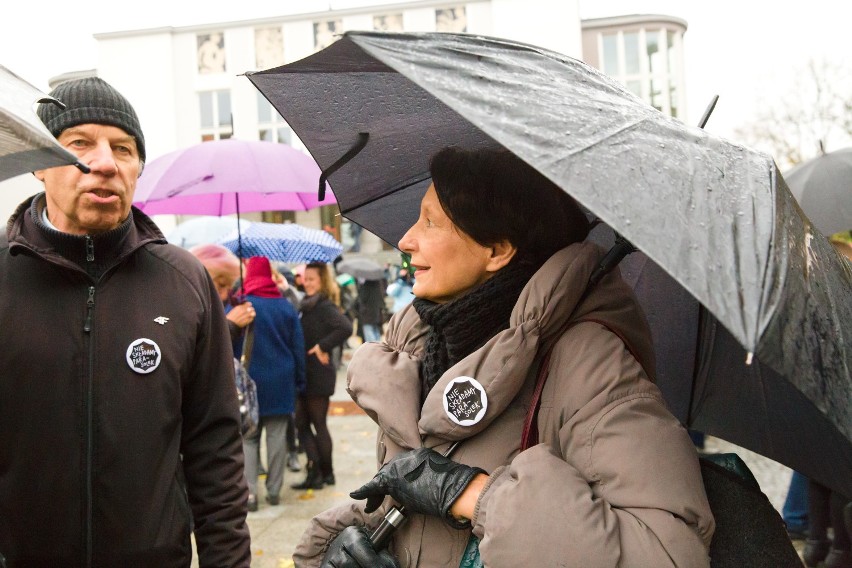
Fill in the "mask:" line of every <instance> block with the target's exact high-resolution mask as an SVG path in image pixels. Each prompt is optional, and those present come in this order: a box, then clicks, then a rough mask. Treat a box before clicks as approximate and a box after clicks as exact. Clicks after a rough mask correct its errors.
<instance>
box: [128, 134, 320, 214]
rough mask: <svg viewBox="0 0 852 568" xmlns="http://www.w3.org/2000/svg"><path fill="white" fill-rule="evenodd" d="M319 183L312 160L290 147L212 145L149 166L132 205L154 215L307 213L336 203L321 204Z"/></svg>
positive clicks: (230, 142) (171, 155) (223, 142)
mask: <svg viewBox="0 0 852 568" xmlns="http://www.w3.org/2000/svg"><path fill="white" fill-rule="evenodd" d="M319 177H320V169H319V166H317V164H316V162H315V161H314V160H313V158H311V157H310V156H309V155H307V154H305V153H304V152H300V151H299V150H296V149H295V148H293V147H291V146H288V145H286V144H278V143H275V142H262V141H257V140H235V139H228V140H212V141H210V142H201V143H199V144H195V145H193V146H189V147H188V148H182V149H180V150H175V151H174V152H170V153H168V154H165V155H163V156H160V157H158V158H156V159H155V160H152V161H151V162H150V163H148V164H145V171H143V172H142V176H141V177H140V178H139V183H138V184H137V186H136V194H135V197H134V198H135V201H134V203H133V204H134V205H135V206H136V207H138V208H139V209H141V210H142V211H144V212H145V213H147V214H149V215H156V214H163V213H172V214H188V215H219V216H221V215H229V214H232V213H236V214H237V215H239V214H240V212H241V211H242V212H248V211H308V210H310V209H313V208H315V207H319V206H320V205H333V204H334V203H336V202H335V200H334V196H333V195H329V196H327V197H326V199H325V200H324V201H320V200H319V199H317V195H316V186H317V180H318V179H319Z"/></svg>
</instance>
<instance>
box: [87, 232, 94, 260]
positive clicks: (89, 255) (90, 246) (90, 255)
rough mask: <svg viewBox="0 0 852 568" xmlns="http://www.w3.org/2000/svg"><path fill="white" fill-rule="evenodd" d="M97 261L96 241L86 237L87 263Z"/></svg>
mask: <svg viewBox="0 0 852 568" xmlns="http://www.w3.org/2000/svg"><path fill="white" fill-rule="evenodd" d="M94 261H95V241H93V240H92V237H90V236H89V235H86V262H94Z"/></svg>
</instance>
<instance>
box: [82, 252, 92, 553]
mask: <svg viewBox="0 0 852 568" xmlns="http://www.w3.org/2000/svg"><path fill="white" fill-rule="evenodd" d="M94 260H95V242H94V240H93V239H92V237H90V236H89V235H86V262H94ZM94 311H95V287H94V286H89V297H88V298H87V299H86V323H85V325H84V326H83V331H85V332H86V333H87V334H88V335H89V373H88V384H87V385H86V535H85V538H86V566H87V567H88V568H91V567H92V508H93V507H92V445H93V442H92V422H93V411H92V404H93V399H94V392H93V390H94V364H95V349H94V341H93V340H92V316H93V313H94Z"/></svg>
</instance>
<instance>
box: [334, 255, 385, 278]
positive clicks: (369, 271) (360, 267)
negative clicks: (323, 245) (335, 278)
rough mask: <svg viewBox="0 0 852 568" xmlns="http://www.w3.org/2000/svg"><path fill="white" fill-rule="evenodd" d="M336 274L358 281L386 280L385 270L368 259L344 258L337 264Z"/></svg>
mask: <svg viewBox="0 0 852 568" xmlns="http://www.w3.org/2000/svg"><path fill="white" fill-rule="evenodd" d="M337 272H338V274H349V275H351V276H353V277H354V278H358V279H360V280H382V279H384V278H386V276H385V269H384V268H382V266H381V265H380V264H379V263H377V262H375V261H373V260H370V259H369V258H364V257H355V258H345V259H343V260H341V261H340V262H338V263H337Z"/></svg>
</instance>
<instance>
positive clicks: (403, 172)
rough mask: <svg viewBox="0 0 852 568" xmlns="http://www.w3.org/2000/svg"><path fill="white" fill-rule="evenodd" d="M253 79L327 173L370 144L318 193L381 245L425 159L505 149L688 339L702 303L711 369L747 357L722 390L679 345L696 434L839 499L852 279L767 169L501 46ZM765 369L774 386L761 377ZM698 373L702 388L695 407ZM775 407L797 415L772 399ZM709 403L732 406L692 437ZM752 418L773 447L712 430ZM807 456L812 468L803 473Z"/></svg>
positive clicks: (390, 238)
mask: <svg viewBox="0 0 852 568" xmlns="http://www.w3.org/2000/svg"><path fill="white" fill-rule="evenodd" d="M247 76H248V78H249V79H250V80H251V81H252V83H253V84H254V85H255V86H256V87H257V88H258V89H259V90H260V91H261V93H263V94H264V95H265V96H266V98H267V99H269V100H270V102H271V103H272V104H273V105H274V106H275V107H276V109H277V110H278V111H279V112H280V113H281V114H282V116H284V118H285V119H286V120H287V121H288V123H289V124H290V125H291V127H293V129H294V130H295V132H296V134H297V135H298V136H299V137H300V139H301V140H302V141H303V142H304V143H305V145H306V146H307V147H308V149H309V150H310V152H311V154H312V155H313V156H314V157H315V158H316V160H317V162H318V164H319V165H320V167H322V168H323V169H327V168H329V167H330V166H331V165H333V164H335V162H336V161H337V160H338V159H339V158H340V157H341V156H342V155H344V154H345V153H346V152H347V151H348V150H349V149H350V148H352V147H354V146H355V145H356V144H357V142H358V141H359V140H361V141H364V140H366V146H365V147H364V148H363V150H362V151H361V152H360V153H358V154H357V155H355V156H354V157H353V158H351V160H350V161H349V162H348V163H346V164H345V165H343V166H342V167H339V169H337V170H336V171H335V172H334V173H332V174H331V175H330V176H329V178H328V179H329V183H330V185H331V186H332V187H333V188H334V191H335V195H336V197H337V200H338V203H339V204H340V208H341V212H342V214H343V215H344V216H346V217H347V218H349V219H351V220H353V221H355V222H357V223H359V224H361V225H362V226H364V227H366V228H367V229H368V230H370V231H372V232H373V233H375V234H377V235H379V236H380V237H381V238H383V239H384V240H385V241H387V242H390V243H395V242H397V240H398V239H399V238H400V236H401V235H402V234H403V232H404V231H405V230H406V229H407V228H408V227H409V226H410V225H411V224H412V223H413V222H414V221H415V220H416V217H417V212H418V207H419V200H420V198H421V197H422V195H423V193H424V192H425V190H426V188H427V186H428V184H429V182H430V180H429V172H428V158H429V156H431V155H432V154H433V153H434V152H435V151H437V150H438V149H440V148H442V147H444V146H447V145H459V146H462V147H466V148H481V147H492V148H499V147H501V146H502V147H505V148H508V149H510V150H511V151H512V152H514V153H515V154H516V155H518V156H519V157H521V158H522V159H524V160H525V161H526V162H527V163H529V164H530V165H532V166H533V167H535V168H536V169H537V170H538V171H540V172H541V173H542V174H544V175H545V176H547V177H548V178H550V179H551V180H553V181H554V182H555V183H557V184H558V185H559V186H560V187H562V188H563V189H564V190H565V191H567V192H568V193H569V194H571V195H572V196H573V197H574V198H575V199H577V200H578V201H579V202H580V203H581V204H582V205H584V206H585V207H587V208H588V209H589V210H590V211H591V212H593V214H594V215H596V216H597V217H599V218H600V219H602V220H603V221H604V222H605V223H607V224H608V225H610V226H612V227H614V228H615V229H616V230H618V231H619V232H620V233H621V234H623V235H624V236H625V237H627V238H628V239H629V240H630V241H631V242H632V243H633V244H634V245H636V246H637V247H638V248H639V249H640V250H641V251H642V252H643V255H645V256H646V257H647V260H648V261H649V266H656V267H658V268H659V269H660V274H659V275H656V276H658V277H659V278H660V279H663V280H664V281H666V282H667V283H668V284H669V286H670V287H672V288H674V289H678V290H680V291H681V292H682V293H683V294H685V298H686V301H684V302H683V306H682V313H686V314H691V316H692V317H693V323H694V327H695V328H697V326H698V318H699V314H700V311H699V310H698V309H697V306H698V305H699V303H700V304H701V305H703V306H706V307H707V309H708V311H707V314H709V315H708V317H706V318H704V320H705V325H708V326H711V327H712V324H713V322H715V321H718V322H720V323H721V324H722V325H721V326H717V327H718V328H721V329H723V334H722V335H724V334H725V333H727V334H729V335H730V336H731V338H732V340H733V342H732V345H733V346H735V347H736V349H735V350H733V351H732V350H731V349H729V350H728V351H726V352H725V353H724V354H723V355H724V357H741V358H742V360H741V361H740V362H739V363H738V364H739V367H744V368H745V370H743V369H741V368H733V367H731V368H732V369H733V370H732V373H734V372H735V374H732V375H730V376H726V375H725V374H724V366H723V365H719V364H717V363H719V361H716V360H714V359H713V357H715V356H717V352H716V350H715V349H716V347H715V346H718V344H717V343H716V342H715V340H714V339H712V338H708V333H706V332H705V331H704V330H703V326H702V328H701V333H700V334H699V333H698V331H697V330H696V329H692V333H693V336H697V337H698V343H699V346H698V347H697V348H694V349H693V353H694V356H693V357H692V359H691V360H690V359H688V358H682V360H681V364H680V365H679V366H678V367H677V368H674V369H672V373H673V375H672V376H674V377H675V378H676V380H678V381H681V382H682V384H686V385H688V386H687V388H685V389H682V390H681V392H680V393H674V395H672V393H671V392H670V396H675V395H678V394H680V396H681V397H686V400H672V401H670V402H671V403H673V404H674V405H676V406H684V405H685V406H686V408H687V411H686V412H685V413H683V414H686V415H687V416H688V417H689V420H692V423H691V424H690V425H692V424H695V425H698V424H701V425H703V427H704V429H705V431H706V432H707V433H709V434H714V433H716V432H721V431H723V430H724V433H725V435H724V436H722V437H725V438H726V439H728V440H730V441H732V442H734V443H738V444H740V445H743V446H745V447H748V448H750V449H752V450H754V451H757V452H759V453H761V454H763V455H766V456H768V457H772V458H774V459H778V460H779V461H783V462H784V463H786V464H787V465H789V466H790V467H793V468H795V469H798V470H800V471H802V472H803V473H806V474H808V475H810V476H811V477H813V478H815V479H818V480H820V481H822V482H823V483H825V484H826V485H828V486H831V487H834V488H835V489H838V490H840V491H841V492H845V493H852V476H849V475H846V474H848V471H849V467H848V466H849V464H850V463H852V377H850V364H852V363H850V359H852V352H851V351H850V350H852V341H850V337H852V297H850V296H852V295H850V294H849V289H850V286H852V271H850V269H849V267H848V266H847V265H846V264H845V263H841V262H840V260H839V258H838V256H837V255H836V254H835V253H834V251H833V250H832V249H831V245H830V244H829V243H828V241H827V240H826V239H825V238H824V237H822V236H821V235H819V234H816V233H815V232H812V231H811V230H810V227H809V223H807V221H806V220H805V219H803V217H802V216H801V213H800V210H799V208H798V206H797V204H796V202H795V199H794V198H793V196H792V195H791V194H790V192H789V190H788V189H787V188H786V185H785V183H784V180H783V178H782V177H781V175H780V174H779V173H778V170H777V167H776V166H775V164H774V162H773V161H772V160H771V159H770V158H769V157H767V156H765V155H763V154H759V153H757V152H754V151H751V150H749V149H747V148H744V147H741V146H737V145H735V144H732V143H730V142H727V141H725V140H722V139H719V138H716V137H714V136H711V135H710V134H708V133H707V132H704V131H702V130H700V129H698V128H693V127H689V126H686V125H684V124H683V123H681V122H679V121H677V120H675V119H673V118H670V117H667V116H665V115H663V114H662V113H660V112H658V111H657V110H655V109H653V108H651V107H649V106H648V105H646V104H645V103H644V102H643V101H641V100H640V99H638V98H637V97H635V96H634V95H633V94H631V93H630V92H628V91H626V90H625V89H624V88H623V87H621V86H620V85H618V84H617V83H615V82H614V81H613V80H611V79H610V78H608V77H606V76H604V75H602V74H601V73H599V72H597V71H596V70H594V69H591V68H590V67H588V66H587V65H585V64H584V63H582V62H580V61H577V60H574V59H571V58H569V57H566V56H563V55H559V54H556V53H553V52H550V51H547V50H544V49H540V48H537V47H533V46H528V45H523V44H519V43H515V42H511V41H506V40H499V39H493V38H485V37H480V36H473V35H466V34H404V33H400V34H393V33H381V32H348V33H347V34H344V36H343V37H342V38H341V39H340V40H338V41H337V42H335V43H334V44H332V45H331V46H330V47H328V48H326V49H324V50H322V51H320V52H318V53H316V54H314V55H312V56H310V57H307V58H305V59H303V60H301V61H297V62H294V63H291V64H288V65H285V66H282V67H278V68H275V69H270V70H267V71H261V72H255V73H249V74H247ZM341 92H343V93H347V96H346V97H343V98H341V97H339V96H338V95H339V93H341ZM412 133H416V135H412ZM379 164H381V167H377V166H378V165H379ZM650 271H651V269H650V268H649V269H648V272H649V273H650ZM642 274H645V269H643V270H642V271H641V273H640V277H639V279H638V280H637V281H636V283H637V286H639V284H641V280H642ZM645 280H646V281H650V280H651V279H650V278H646V279H645ZM639 287H640V288H642V292H643V293H646V297H644V298H643V296H642V295H641V294H640V299H641V300H642V301H643V303H644V304H645V305H646V311H649V310H648V307H647V306H648V305H654V301H656V303H657V304H659V303H660V302H659V299H660V294H661V293H662V292H661V291H660V290H658V289H657V288H655V287H654V286H647V287H644V288H643V287H641V286H639ZM696 300H697V301H696ZM670 313H673V312H671V311H670ZM654 316H655V314H649V319H651V320H652V322H651V323H652V326H656V327H657V329H655V330H654V331H655V341H659V345H658V347H657V349H658V359H659V358H660V357H662V358H666V357H669V356H671V357H672V358H674V359H678V358H680V357H681V356H680V354H678V353H676V352H672V351H668V352H665V351H660V349H661V348H665V347H666V346H669V347H671V346H673V345H677V344H678V339H679V338H678V337H677V336H678V334H679V333H681V331H682V330H681V329H680V324H679V323H678V322H677V320H672V319H669V318H657V317H654ZM708 322H709V323H708ZM660 338H662V339H660ZM732 349H733V348H732ZM752 354H754V355H755V357H754V358H753V361H752V365H751V366H748V367H746V366H745V359H746V357H748V358H749V359H752ZM755 365H759V366H758V367H756V366H755ZM764 367H766V368H770V367H771V374H761V373H759V372H757V371H760V369H762V368H764ZM696 368H698V369H699V370H700V371H701V372H704V373H705V375H706V377H705V379H706V381H707V384H706V385H705V387H706V388H704V391H703V393H701V392H697V391H696V388H697V386H696V382H694V381H692V377H693V374H694V373H695V374H696V375H698V376H697V379H699V380H700V379H701V376H700V373H697V372H695V370H696ZM702 370H703V371H702ZM745 380H749V381H756V382H757V387H755V388H757V391H758V393H757V394H758V398H759V400H758V401H757V402H756V403H755V402H754V401H751V400H749V402H750V403H752V405H751V406H746V405H742V404H740V403H739V400H738V394H737V393H738V389H739V383H740V382H741V381H745ZM774 382H778V383H780V384H779V385H776V384H774ZM750 386H752V385H750ZM788 387H789V388H788ZM788 390H789V391H791V393H792V395H791V396H793V395H794V396H795V400H785V401H783V403H779V402H778V401H776V400H774V397H775V396H776V395H778V393H779V392H783V393H786V392H787V391H788ZM702 396H703V398H701V397H702ZM714 397H715V398H714ZM711 399H712V400H713V401H718V400H727V405H722V404H718V405H716V406H713V411H712V412H707V413H705V414H704V415H703V418H702V419H701V420H700V421H699V420H698V419H697V418H696V416H698V415H701V413H700V412H697V410H698V409H699V407H701V405H702V404H706V403H707V402H708V401H709V400H711ZM754 404H758V405H762V406H761V410H762V411H763V414H764V415H772V416H773V417H774V418H777V419H778V420H780V421H782V422H783V421H786V422H783V423H784V424H786V426H785V428H784V429H783V430H775V429H776V424H775V423H774V422H773V421H771V420H768V419H767V420H766V421H765V422H763V423H761V424H757V425H749V428H745V429H744V430H743V431H740V430H738V429H736V428H725V424H741V423H744V422H745V423H747V422H748V421H749V419H750V418H751V417H753V416H756V413H755V407H754ZM791 406H792V407H793V408H796V409H799V408H801V410H802V412H801V413H800V414H801V415H806V414H814V415H817V416H819V417H820V418H821V422H820V425H819V428H817V427H812V428H804V427H803V428H798V426H800V425H802V424H801V421H797V419H796V416H795V415H796V413H795V412H794V413H789V411H790V408H791ZM704 408H710V407H709V406H706V405H705V406H704ZM783 413H788V414H789V415H788V416H780V415H781V414H783ZM683 414H682V415H683ZM820 428H821V429H820ZM754 430H759V435H753V434H752V432H753V431H754ZM817 430H818V431H817ZM823 431H824V433H825V435H822V434H823ZM817 434H819V435H817ZM837 441H839V443H836V444H835V443H834V442H837ZM815 454H818V455H821V456H822V458H821V459H820V460H819V461H818V462H817V463H806V462H807V461H808V458H809V457H811V456H813V455H815Z"/></svg>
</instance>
